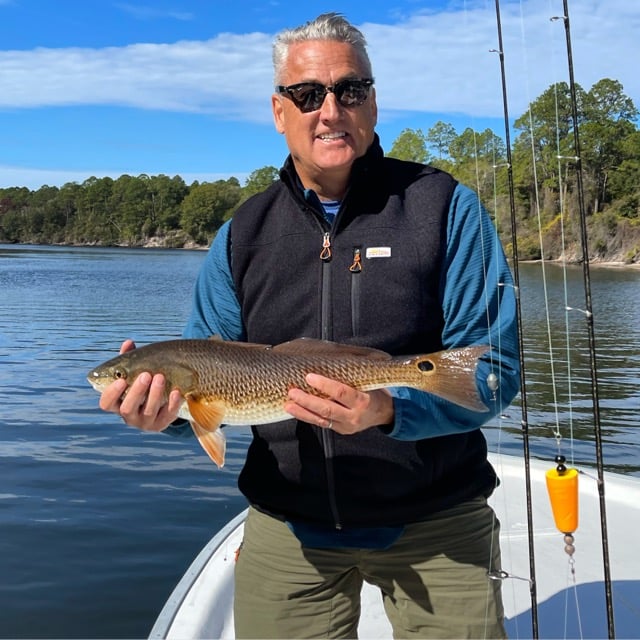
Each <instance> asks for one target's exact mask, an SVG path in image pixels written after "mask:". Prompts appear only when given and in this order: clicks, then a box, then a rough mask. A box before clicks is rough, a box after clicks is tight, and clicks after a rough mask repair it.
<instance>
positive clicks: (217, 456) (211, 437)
mask: <svg viewBox="0 0 640 640" xmlns="http://www.w3.org/2000/svg"><path fill="white" fill-rule="evenodd" d="M190 424H191V428H192V429H193V433H195V434H196V437H197V438H198V442H199V443H200V444H201V445H202V448H203V449H204V450H205V451H206V452H207V455H208V456H209V457H210V458H211V459H212V460H213V461H214V462H215V463H216V464H217V465H218V468H220V469H222V467H224V454H225V451H226V449H227V439H226V438H225V437H224V433H222V429H216V430H215V431H207V430H206V429H203V428H202V427H201V426H200V425H199V424H198V423H197V422H196V421H195V420H192V421H191V423H190Z"/></svg>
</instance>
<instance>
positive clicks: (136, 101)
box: [0, 0, 640, 123]
mask: <svg viewBox="0 0 640 640" xmlns="http://www.w3.org/2000/svg"><path fill="white" fill-rule="evenodd" d="M2 1H3V0H0V2H2ZM551 4H555V5H557V7H556V9H555V12H556V14H557V13H559V12H561V11H562V6H561V3H560V2H559V1H557V0H555V2H554V3H552V2H540V0H528V1H527V0H524V1H523V2H503V7H502V9H501V13H502V23H503V37H504V52H505V65H506V72H507V80H508V83H509V103H510V111H511V115H512V116H514V117H517V116H518V115H521V114H522V113H523V112H524V111H525V109H526V106H527V105H528V104H529V102H531V101H532V100H533V99H535V98H536V97H537V96H538V95H540V93H542V91H544V90H545V89H546V88H547V87H549V86H550V85H551V84H553V83H554V82H558V81H566V80H568V75H567V57H566V49H565V33H564V27H563V22H562V21H558V22H551V21H550V18H551V15H552V13H553V10H552V9H551V8H550V5H551ZM469 5H470V6H471V8H469ZM490 5H491V6H490ZM122 6H123V7H126V6H133V5H122ZM570 17H571V29H572V43H573V55H574V62H575V77H576V81H577V82H578V83H579V84H580V85H582V86H583V88H585V89H588V88H590V86H591V85H592V84H593V83H594V82H596V81H597V80H599V79H601V78H604V77H609V78H612V79H615V80H619V81H620V82H621V83H622V84H623V86H624V89H625V92H626V93H627V95H629V96H630V97H631V98H632V99H633V100H634V102H635V103H636V105H637V106H640V74H638V73H637V69H636V66H637V60H638V59H639V58H640V56H639V55H638V54H639V49H640V45H639V44H638V38H637V34H638V33H639V32H640V3H638V2H628V0H583V1H581V2H578V3H573V6H572V7H571V16H570ZM363 30H364V32H365V34H366V36H367V39H368V41H369V45H370V51H371V56H372V60H373V63H374V72H375V75H376V82H377V91H378V98H379V99H378V102H379V106H380V108H381V109H383V110H389V111H395V110H397V111H407V110H412V111H423V112H431V113H460V114H468V115H472V116H478V117H500V116H502V96H501V93H500V92H501V87H500V68H499V58H498V56H497V54H495V53H490V52H489V50H490V49H497V47H498V38H497V31H496V18H495V12H494V7H493V3H488V2H484V3H476V4H475V5H474V4H473V3H468V8H467V9H466V10H465V11H461V10H452V9H450V10H443V11H439V12H434V11H431V12H429V13H423V14H417V15H414V16H413V17H411V18H409V19H407V20H405V21H402V22H398V23H397V24H394V25H388V24H373V23H369V24H365V25H363ZM271 40H272V34H264V33H250V34H244V35H236V34H228V33H223V34H219V35H218V36H217V37H215V38H213V39H211V40H208V41H204V42H203V41H183V42H177V43H173V44H132V45H129V46H126V47H111V48H102V49H87V48H85V49H82V48H63V49H44V48H39V49H35V50H32V51H4V52H2V51H0V86H2V88H3V90H2V92H0V108H2V107H5V108H18V109H19V108H32V107H41V106H52V105H82V104H99V105H126V106H132V107H136V108H142V109H160V110H170V111H185V112H204V113H211V114H213V115H214V116H216V117H219V118H232V119H238V120H247V121H257V122H265V123H266V122H268V121H270V117H271V116H270V114H269V113H268V109H265V108H264V105H265V103H266V102H267V101H268V96H269V95H270V93H271V82H272V78H271V77H272V70H271Z"/></svg>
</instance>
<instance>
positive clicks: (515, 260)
mask: <svg viewBox="0 0 640 640" xmlns="http://www.w3.org/2000/svg"><path fill="white" fill-rule="evenodd" d="M495 14H496V25H497V35H498V49H497V50H491V51H492V52H493V53H497V54H498V57H499V61H500V79H501V88H502V107H503V114H504V133H505V152H506V169H507V186H508V191H509V213H510V224H511V248H512V270H513V280H514V287H515V293H516V319H517V328H518V350H519V360H520V409H521V432H522V443H523V454H524V463H525V494H526V497H525V500H526V513H527V544H528V551H529V595H530V599H531V626H532V637H533V638H534V639H537V638H538V635H539V633H538V598H537V587H536V564H535V548H534V538H533V505H532V498H531V496H532V491H531V453H530V443H529V421H528V408H527V389H526V373H525V372H526V366H525V361H524V340H523V335H524V332H523V327H522V306H521V300H520V272H519V259H520V258H519V253H518V234H517V219H516V209H515V193H514V184H513V162H512V155H511V134H510V131H511V126H510V122H509V106H508V105H509V101H508V96H507V81H506V70H505V52H504V42H503V37H502V20H501V15H500V0H495ZM496 210H497V209H496ZM503 573H504V576H503V579H504V577H508V574H507V573H506V572H503Z"/></svg>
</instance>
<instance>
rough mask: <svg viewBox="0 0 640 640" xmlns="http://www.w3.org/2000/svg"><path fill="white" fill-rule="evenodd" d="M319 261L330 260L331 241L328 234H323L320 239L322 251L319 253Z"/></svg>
mask: <svg viewBox="0 0 640 640" xmlns="http://www.w3.org/2000/svg"><path fill="white" fill-rule="evenodd" d="M320 260H324V261H325V262H326V261H327V260H331V239H330V234H329V232H328V231H327V232H325V234H324V237H323V238H322V251H321V252H320Z"/></svg>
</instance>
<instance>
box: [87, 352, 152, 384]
mask: <svg viewBox="0 0 640 640" xmlns="http://www.w3.org/2000/svg"><path fill="white" fill-rule="evenodd" d="M127 355H128V354H126V353H123V354H122V355H120V356H117V357H115V358H111V360H107V361H106V362H103V363H102V364H100V365H98V366H97V367H96V368H95V369H92V370H91V371H90V372H89V375H87V380H88V381H89V384H90V385H91V386H92V387H93V388H94V389H95V390H96V391H99V392H100V393H102V392H103V391H104V390H105V389H106V388H107V387H108V386H109V385H110V384H111V383H112V382H115V381H116V380H127V381H128V383H129V384H131V382H133V380H134V379H135V377H136V375H135V373H134V370H135V369H134V367H133V366H132V363H131V358H129V357H127ZM139 373H140V372H139Z"/></svg>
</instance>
